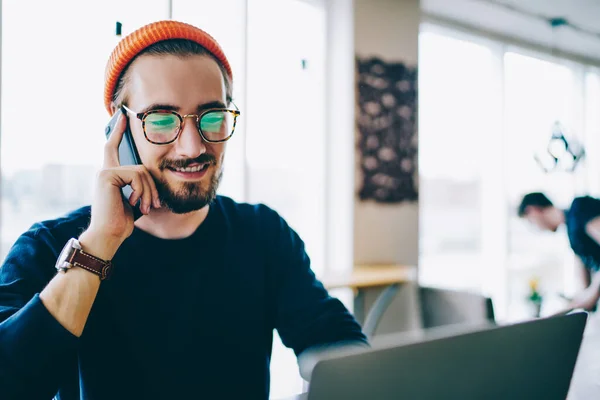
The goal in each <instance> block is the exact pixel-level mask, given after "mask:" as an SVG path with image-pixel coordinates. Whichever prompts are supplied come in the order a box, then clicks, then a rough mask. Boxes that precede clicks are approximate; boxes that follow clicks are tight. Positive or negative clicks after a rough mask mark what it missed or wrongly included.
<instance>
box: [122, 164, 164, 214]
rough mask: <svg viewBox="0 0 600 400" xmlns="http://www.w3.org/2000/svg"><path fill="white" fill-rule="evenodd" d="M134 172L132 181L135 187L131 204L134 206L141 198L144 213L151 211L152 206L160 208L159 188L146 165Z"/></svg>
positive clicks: (132, 186)
mask: <svg viewBox="0 0 600 400" xmlns="http://www.w3.org/2000/svg"><path fill="white" fill-rule="evenodd" d="M133 172H134V173H133V175H132V178H131V183H130V185H131V188H132V189H133V193H132V194H131V197H130V198H129V202H130V204H131V205H132V206H134V205H135V204H136V203H137V201H138V200H141V202H140V210H141V211H142V213H144V214H148V213H150V209H151V208H160V201H159V198H158V190H157V189H156V185H155V184H154V179H152V176H151V175H150V173H149V172H148V171H147V170H146V169H145V168H144V167H138V168H136V169H135V170H134V171H133Z"/></svg>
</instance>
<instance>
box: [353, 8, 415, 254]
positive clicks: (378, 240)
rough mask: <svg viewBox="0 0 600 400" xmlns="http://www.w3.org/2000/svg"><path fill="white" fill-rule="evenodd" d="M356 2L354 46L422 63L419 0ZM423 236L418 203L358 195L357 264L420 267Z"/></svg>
mask: <svg viewBox="0 0 600 400" xmlns="http://www.w3.org/2000/svg"><path fill="white" fill-rule="evenodd" d="M354 6H355V7H354V23H355V25H354V32H355V41H354V44H355V52H356V54H357V55H358V56H361V57H367V56H378V57H381V58H383V59H384V60H386V61H390V62H392V61H401V62H404V63H406V64H409V65H416V64H417V60H418V38H419V22H420V6H419V0H355V1H354ZM356 159H357V161H358V160H359V157H356ZM355 166H356V187H358V185H359V183H360V180H361V171H360V166H359V165H358V162H357V163H355ZM418 237H419V208H418V203H402V204H400V205H382V204H376V203H374V202H361V201H359V200H358V198H357V197H356V196H355V206H354V262H355V263H356V264H367V263H397V264H406V265H417V260H418V254H419V245H418Z"/></svg>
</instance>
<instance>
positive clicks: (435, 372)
mask: <svg viewBox="0 0 600 400" xmlns="http://www.w3.org/2000/svg"><path fill="white" fill-rule="evenodd" d="M586 320H587V313H585V312H576V313H572V314H568V315H563V316H555V317H551V318H542V319H536V320H533V321H528V322H523V323H518V324H512V325H504V326H485V327H469V328H465V327H462V328H457V329H459V330H460V329H462V330H463V331H462V332H460V331H458V330H456V329H453V328H447V329H436V330H433V331H431V333H429V334H428V337H425V338H423V337H416V338H415V337H413V338H410V339H408V340H407V339H406V337H404V338H401V339H398V340H397V343H394V340H393V339H392V338H387V340H386V341H384V342H387V343H383V344H380V345H376V346H374V347H373V348H372V349H369V350H366V351H355V352H352V353H347V354H337V355H335V356H332V357H328V358H327V359H325V360H322V361H320V362H319V363H318V364H317V365H316V366H315V369H314V370H313V375H312V379H311V382H310V386H309V391H308V393H307V394H304V395H302V396H300V397H298V399H308V400H335V399H340V400H348V399H361V400H363V399H369V400H388V399H423V400H427V399H436V400H439V399H461V400H464V399H486V400H494V399H511V400H515V399H527V400H530V399H544V400H553V399H557V400H558V399H560V400H564V399H565V398H566V396H567V393H568V391H569V385H570V382H571V377H572V375H573V369H574V367H575V361H576V360H577V355H578V352H579V347H580V345H581V340H582V337H583V331H584V328H585V323H586ZM464 329H467V331H466V332H465V331H464Z"/></svg>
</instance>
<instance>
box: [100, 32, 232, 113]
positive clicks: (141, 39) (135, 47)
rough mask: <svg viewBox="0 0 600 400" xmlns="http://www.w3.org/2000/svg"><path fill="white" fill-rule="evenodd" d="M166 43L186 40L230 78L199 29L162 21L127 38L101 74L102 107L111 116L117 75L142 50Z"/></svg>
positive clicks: (221, 55) (219, 51)
mask: <svg viewBox="0 0 600 400" xmlns="http://www.w3.org/2000/svg"><path fill="white" fill-rule="evenodd" d="M168 39H187V40H191V41H193V42H196V43H198V44H199V45H201V46H202V47H204V48H206V50H208V51H209V52H210V53H211V54H212V55H213V56H214V57H215V58H216V59H217V60H218V61H219V62H220V63H221V64H223V66H224V67H225V71H227V75H229V78H230V79H231V78H232V73H231V66H230V65H229V61H227V57H225V53H223V50H222V49H221V46H219V43H217V41H216V40H215V39H214V38H213V37H212V36H210V35H209V34H208V33H206V32H204V31H203V30H202V29H200V28H196V27H195V26H193V25H190V24H186V23H183V22H178V21H172V20H166V21H158V22H153V23H151V24H148V25H145V26H143V27H141V28H139V29H138V30H136V31H134V32H132V33H130V34H129V35H127V36H126V37H125V38H123V40H121V41H120V42H119V44H118V45H117V47H115V49H114V50H113V52H112V54H111V55H110V58H109V59H108V63H107V65H106V70H105V73H104V106H105V107H106V109H107V110H108V113H109V114H111V115H112V113H113V112H112V109H111V103H112V98H113V96H114V94H115V89H116V88H117V83H118V81H119V78H120V77H121V74H122V73H123V71H124V70H125V68H126V67H127V66H128V65H129V63H130V62H131V61H132V60H133V59H134V58H135V56H137V55H138V54H139V53H140V52H141V51H142V50H144V49H145V48H146V47H149V46H150V45H153V44H154V43H157V42H160V41H162V40H168Z"/></svg>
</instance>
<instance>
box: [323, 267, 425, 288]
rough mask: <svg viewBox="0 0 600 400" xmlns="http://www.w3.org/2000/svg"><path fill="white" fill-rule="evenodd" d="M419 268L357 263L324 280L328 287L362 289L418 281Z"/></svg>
mask: <svg viewBox="0 0 600 400" xmlns="http://www.w3.org/2000/svg"><path fill="white" fill-rule="evenodd" d="M416 279H417V268H416V267H414V266H409V265H385V264H383V265H379V264H377V265H357V266H355V267H354V270H353V271H352V272H350V273H348V274H340V275H336V276H326V277H325V278H324V279H323V280H322V281H323V285H325V287H326V288H327V289H338V288H351V289H362V288H369V287H377V286H388V285H392V284H394V283H404V282H409V281H416Z"/></svg>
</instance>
